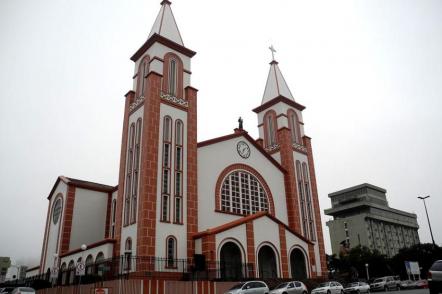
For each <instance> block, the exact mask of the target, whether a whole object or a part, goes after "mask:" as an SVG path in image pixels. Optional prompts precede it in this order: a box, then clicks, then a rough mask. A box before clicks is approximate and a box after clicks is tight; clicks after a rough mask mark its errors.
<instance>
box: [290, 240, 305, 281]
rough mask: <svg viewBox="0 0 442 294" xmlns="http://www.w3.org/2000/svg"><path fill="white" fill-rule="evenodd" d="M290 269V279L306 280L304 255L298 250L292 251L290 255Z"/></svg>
mask: <svg viewBox="0 0 442 294" xmlns="http://www.w3.org/2000/svg"><path fill="white" fill-rule="evenodd" d="M290 269H291V270H292V278H293V279H294V280H304V279H307V268H306V264H305V257H304V253H302V251H301V250H300V249H298V248H295V249H293V250H292V253H290Z"/></svg>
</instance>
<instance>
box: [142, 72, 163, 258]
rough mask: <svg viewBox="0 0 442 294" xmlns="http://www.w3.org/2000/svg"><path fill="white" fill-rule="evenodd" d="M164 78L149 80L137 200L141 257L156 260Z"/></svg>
mask: <svg viewBox="0 0 442 294" xmlns="http://www.w3.org/2000/svg"><path fill="white" fill-rule="evenodd" d="M161 78H162V76H161V75H159V74H157V73H155V72H151V73H149V75H148V76H147V92H146V94H147V95H146V100H145V102H144V117H143V136H142V142H141V144H142V147H141V152H142V153H141V162H140V188H139V189H140V190H139V200H138V201H139V202H138V203H139V204H138V225H137V255H138V256H150V257H154V256H155V239H156V217H157V216H156V204H157V197H158V195H157V178H158V142H159V124H160V93H161ZM140 266H142V265H140Z"/></svg>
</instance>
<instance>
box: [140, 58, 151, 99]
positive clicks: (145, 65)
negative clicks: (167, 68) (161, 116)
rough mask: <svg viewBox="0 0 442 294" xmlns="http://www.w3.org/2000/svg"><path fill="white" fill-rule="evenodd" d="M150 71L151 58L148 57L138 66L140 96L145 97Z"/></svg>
mask: <svg viewBox="0 0 442 294" xmlns="http://www.w3.org/2000/svg"><path fill="white" fill-rule="evenodd" d="M148 73H149V58H148V57H146V58H145V59H144V60H143V61H142V62H141V63H140V66H139V67H138V93H139V96H140V97H144V92H145V87H146V79H147V74H148Z"/></svg>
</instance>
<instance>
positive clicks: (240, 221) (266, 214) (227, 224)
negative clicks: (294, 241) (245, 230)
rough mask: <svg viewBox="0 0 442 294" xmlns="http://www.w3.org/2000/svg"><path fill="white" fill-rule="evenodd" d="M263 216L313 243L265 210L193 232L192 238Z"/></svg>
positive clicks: (305, 240)
mask: <svg viewBox="0 0 442 294" xmlns="http://www.w3.org/2000/svg"><path fill="white" fill-rule="evenodd" d="M264 216H266V217H268V218H270V219H271V220H272V221H274V222H276V223H278V224H280V225H283V226H284V227H285V228H286V230H287V231H289V232H290V233H292V234H293V235H295V236H296V237H298V238H299V239H301V240H303V241H304V242H307V243H309V244H313V243H312V242H311V241H310V240H307V239H306V238H305V237H304V236H302V235H301V234H299V233H297V232H295V231H293V230H292V229H290V228H289V226H287V225H286V224H285V223H283V222H282V221H280V220H279V219H277V218H276V217H274V216H273V215H271V214H270V213H268V212H267V211H259V212H257V213H255V214H251V215H248V216H245V217H242V218H240V219H237V220H234V221H231V222H228V223H225V224H223V225H220V226H218V227H214V228H210V229H207V230H205V231H202V232H198V233H196V234H194V235H193V236H192V238H193V239H200V238H202V237H204V236H208V235H213V234H219V233H221V232H224V231H227V230H230V229H232V228H234V227H237V226H240V225H242V224H245V223H247V222H249V221H253V220H255V219H258V218H261V217H264Z"/></svg>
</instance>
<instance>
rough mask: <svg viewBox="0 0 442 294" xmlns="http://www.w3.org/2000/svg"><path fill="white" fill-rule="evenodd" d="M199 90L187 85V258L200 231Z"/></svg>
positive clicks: (192, 250) (192, 252) (189, 256)
mask: <svg viewBox="0 0 442 294" xmlns="http://www.w3.org/2000/svg"><path fill="white" fill-rule="evenodd" d="M197 91H198V90H196V89H194V88H192V87H186V89H185V93H186V100H187V101H188V103H189V106H188V111H187V258H191V257H193V254H194V253H195V242H194V240H193V238H192V235H193V234H195V233H197V232H198V162H197V157H198V154H197Z"/></svg>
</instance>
